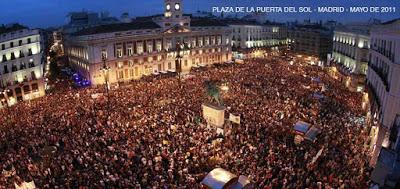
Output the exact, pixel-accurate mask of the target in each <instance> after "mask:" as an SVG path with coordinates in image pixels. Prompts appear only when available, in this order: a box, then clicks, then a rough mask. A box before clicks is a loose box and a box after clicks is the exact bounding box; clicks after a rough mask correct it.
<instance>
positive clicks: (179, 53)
mask: <svg viewBox="0 0 400 189" xmlns="http://www.w3.org/2000/svg"><path fill="white" fill-rule="evenodd" d="M182 49H183V48H182V45H181V44H180V43H177V44H176V57H175V70H176V73H177V74H178V85H179V88H181V73H182V58H183V53H182V52H183V51H182Z"/></svg>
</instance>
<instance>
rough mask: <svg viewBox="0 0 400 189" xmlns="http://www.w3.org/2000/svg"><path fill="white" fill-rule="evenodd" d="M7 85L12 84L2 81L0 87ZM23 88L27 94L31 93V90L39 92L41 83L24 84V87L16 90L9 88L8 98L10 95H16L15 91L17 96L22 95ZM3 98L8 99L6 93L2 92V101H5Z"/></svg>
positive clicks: (0, 96)
mask: <svg viewBox="0 0 400 189" xmlns="http://www.w3.org/2000/svg"><path fill="white" fill-rule="evenodd" d="M6 86H10V85H7V84H6V83H3V82H0V87H6ZM22 90H23V92H24V94H25V95H26V94H29V93H31V92H38V91H39V85H38V84H37V83H32V84H31V85H30V86H29V85H24V86H22V87H17V88H15V89H14V91H13V90H8V91H7V97H8V99H9V98H10V97H15V96H14V92H15V95H16V96H17V97H18V96H21V95H22ZM3 100H6V97H5V95H4V94H0V101H3Z"/></svg>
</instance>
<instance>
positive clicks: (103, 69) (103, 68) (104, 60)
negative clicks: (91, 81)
mask: <svg viewBox="0 0 400 189" xmlns="http://www.w3.org/2000/svg"><path fill="white" fill-rule="evenodd" d="M101 59H102V61H103V67H102V68H101V69H100V70H101V71H102V72H103V74H104V81H105V82H104V84H105V89H106V93H107V117H106V124H107V119H108V117H109V114H110V93H109V89H108V87H109V86H108V72H109V71H110V67H108V66H107V62H106V60H107V57H106V56H105V55H103V56H102V57H101Z"/></svg>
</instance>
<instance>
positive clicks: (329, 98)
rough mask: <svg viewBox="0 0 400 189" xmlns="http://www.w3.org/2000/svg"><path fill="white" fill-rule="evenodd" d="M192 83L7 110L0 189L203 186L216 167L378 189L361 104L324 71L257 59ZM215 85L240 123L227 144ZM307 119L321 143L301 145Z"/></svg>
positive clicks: (163, 83) (286, 183)
mask: <svg viewBox="0 0 400 189" xmlns="http://www.w3.org/2000/svg"><path fill="white" fill-rule="evenodd" d="M190 75H191V77H186V79H185V80H183V81H182V82H181V84H180V82H178V81H177V78H176V77H167V78H161V79H147V80H140V81H135V82H132V83H130V84H129V85H126V86H120V87H118V88H115V89H114V88H113V89H112V90H110V93H109V96H110V97H109V99H108V100H107V95H101V93H103V92H104V91H105V90H104V88H103V87H97V88H96V87H93V88H87V89H65V90H61V91H56V92H54V93H52V94H48V95H46V96H45V97H43V98H40V99H36V100H32V101H31V102H22V103H19V104H18V105H16V106H13V107H10V108H6V109H2V110H0V174H1V175H0V188H13V187H14V185H15V184H17V185H18V184H20V183H22V182H23V181H25V182H30V181H34V183H35V185H36V186H37V187H39V188H157V189H158V188H200V182H201V180H202V179H203V178H204V177H205V175H206V174H207V173H208V172H209V171H211V170H212V169H214V168H216V167H222V168H224V169H226V170H228V171H230V172H232V173H234V174H236V175H245V176H248V177H249V178H250V179H251V180H252V181H253V182H254V183H255V185H256V187H257V188H366V187H367V186H368V184H369V179H368V177H369V173H370V171H369V169H368V165H367V158H366V154H365V152H364V149H363V144H364V142H365V139H366V135H367V133H366V131H365V129H364V127H363V125H362V124H360V123H358V122H354V120H355V118H358V117H361V116H362V111H361V102H360V101H361V96H360V95H359V94H357V93H352V92H349V91H347V90H346V89H345V88H344V87H343V86H342V85H341V84H339V83H337V82H336V81H334V80H333V79H331V78H330V77H329V76H328V75H326V74H325V72H324V71H323V70H321V68H320V67H315V66H310V65H306V64H303V63H295V64H293V65H290V64H288V62H287V61H286V60H284V59H280V58H267V59H249V60H246V61H245V63H244V64H222V65H214V66H210V67H207V68H201V69H198V70H192V72H191V73H190ZM313 78H314V79H313ZM315 78H318V80H316V79H315ZM207 81H213V82H215V83H217V84H225V85H227V86H228V87H229V89H228V90H225V91H222V93H221V98H222V99H223V102H224V105H225V106H226V111H227V113H232V114H234V115H240V117H241V123H240V125H239V124H226V125H227V126H226V127H225V133H224V135H223V136H221V135H218V134H217V133H216V131H215V130H214V129H212V128H209V127H207V123H206V122H205V120H204V119H203V118H202V109H201V104H202V103H204V102H209V101H212V98H210V97H209V96H208V95H207V93H206V91H205V89H204V87H203V86H204V85H203V84H204V82H207ZM321 88H326V90H323V91H321ZM316 92H318V93H320V94H321V95H323V96H324V98H320V99H318V98H315V97H314V96H313V94H314V93H316ZM94 94H96V95H94ZM297 121H305V122H308V123H310V124H311V125H313V126H316V127H318V128H320V129H321V133H320V134H319V135H318V138H317V140H316V141H315V142H303V143H301V144H295V143H294V136H295V134H294V133H293V125H294V124H295V123H296V122H297ZM321 149H322V150H321ZM319 151H322V153H321V155H320V156H318V159H315V157H316V156H317V153H318V152H319ZM313 159H314V160H313Z"/></svg>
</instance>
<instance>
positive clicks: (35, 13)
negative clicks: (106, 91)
mask: <svg viewBox="0 0 400 189" xmlns="http://www.w3.org/2000/svg"><path fill="white" fill-rule="evenodd" d="M110 2H111V1H109V0H99V1H93V0H82V1H79V2H78V1H67V0H41V1H36V0H34V1H30V0H14V1H11V0H6V1H5V2H3V5H4V7H15V8H13V9H4V10H2V14H4V15H2V16H0V24H8V23H21V24H23V25H27V26H29V27H41V28H46V27H57V26H61V25H64V24H66V22H67V14H68V13H69V12H77V11H82V10H87V11H93V12H101V11H107V12H109V13H110V15H112V16H114V17H117V18H119V17H120V15H121V14H122V13H124V12H128V13H129V15H130V16H131V17H136V16H147V15H154V14H160V13H162V12H163V8H162V6H161V5H162V3H163V1H161V0H148V1H144V2H140V3H138V2H137V1H130V0H119V2H120V3H110ZM184 2H185V6H184V12H185V13H195V12H196V11H197V10H200V11H208V12H211V11H212V7H213V6H310V5H311V3H313V2H315V1H313V0H304V1H301V2H291V1H289V0H285V1H277V0H268V1H267V0H251V1H250V0H246V1H237V0H234V1H229V0H221V1H215V0H204V1H200V2H199V1H195V0H185V1H184ZM399 5H400V2H398V1H392V0H382V1H375V0H366V1H346V0H338V1H335V2H331V1H318V2H315V5H314V6H394V7H396V8H398V7H399ZM21 12H24V13H28V14H20V13H21ZM217 15H219V14H217ZM283 15H284V16H283ZM338 15H340V17H339V16H338ZM266 16H267V19H268V20H271V21H278V22H286V21H295V20H298V21H302V20H304V19H311V20H312V21H318V20H336V21H339V22H352V21H367V20H369V19H371V18H374V19H381V20H383V21H387V20H391V19H395V18H398V15H397V14H396V13H385V14H383V13H379V14H378V13H377V14H373V13H353V14H351V13H324V14H323V13H311V14H301V13H297V14H288V13H269V14H267V15H266Z"/></svg>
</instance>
